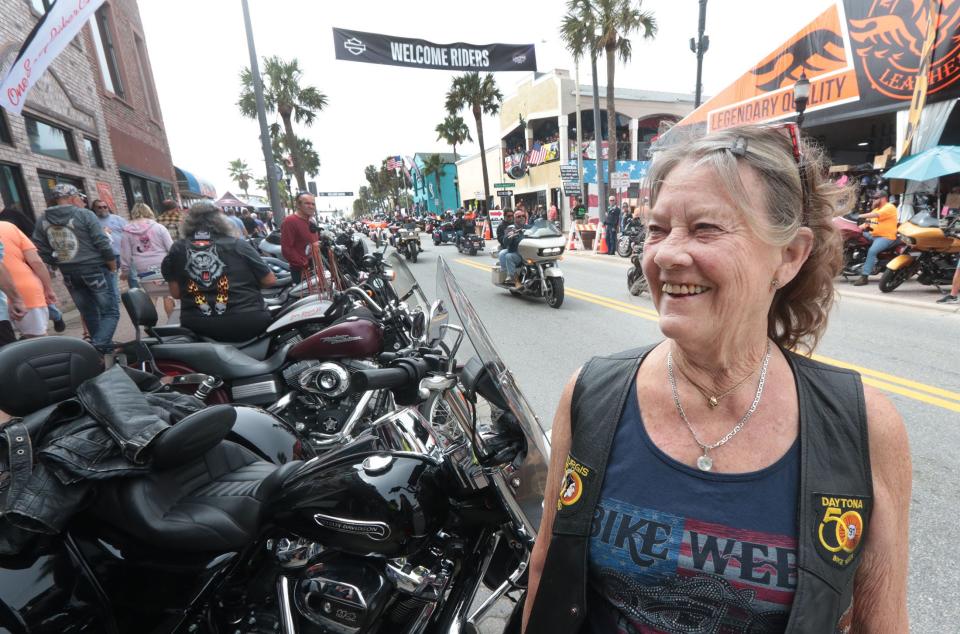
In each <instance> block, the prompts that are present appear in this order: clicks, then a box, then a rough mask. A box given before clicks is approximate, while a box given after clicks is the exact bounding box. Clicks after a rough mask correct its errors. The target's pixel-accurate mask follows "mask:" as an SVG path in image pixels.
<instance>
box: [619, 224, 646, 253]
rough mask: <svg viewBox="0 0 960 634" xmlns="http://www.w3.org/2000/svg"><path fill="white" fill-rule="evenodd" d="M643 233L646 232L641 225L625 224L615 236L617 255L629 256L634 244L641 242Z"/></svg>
mask: <svg viewBox="0 0 960 634" xmlns="http://www.w3.org/2000/svg"><path fill="white" fill-rule="evenodd" d="M645 235H646V232H645V230H644V228H643V225H639V226H634V225H628V226H626V227H625V228H624V229H623V231H621V232H620V236H619V237H618V238H617V255H619V256H620V257H621V258H628V257H630V256H631V255H632V254H633V248H634V246H635V245H636V244H637V243H639V242H643V239H644V237H645Z"/></svg>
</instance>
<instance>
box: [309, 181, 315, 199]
mask: <svg viewBox="0 0 960 634" xmlns="http://www.w3.org/2000/svg"><path fill="white" fill-rule="evenodd" d="M307 191H308V192H310V193H311V194H313V195H314V196H316V195H317V181H307Z"/></svg>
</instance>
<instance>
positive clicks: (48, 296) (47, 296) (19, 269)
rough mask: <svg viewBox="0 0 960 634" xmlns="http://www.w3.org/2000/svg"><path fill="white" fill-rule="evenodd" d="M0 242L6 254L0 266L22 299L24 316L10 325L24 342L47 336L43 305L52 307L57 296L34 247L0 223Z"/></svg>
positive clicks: (28, 240)
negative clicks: (7, 274)
mask: <svg viewBox="0 0 960 634" xmlns="http://www.w3.org/2000/svg"><path fill="white" fill-rule="evenodd" d="M0 242H3V246H4V249H5V251H6V253H5V257H4V261H3V263H4V264H5V265H6V267H7V270H8V271H9V272H10V277H12V278H13V284H14V286H16V287H17V292H18V293H19V294H20V297H22V298H23V303H24V306H25V307H26V314H25V315H24V316H23V318H22V319H20V320H18V321H14V322H13V327H14V328H15V329H16V330H18V331H19V332H20V336H21V337H22V338H24V339H26V338H29V337H42V336H44V335H45V334H47V322H48V321H49V313H48V311H47V304H56V303H57V295H56V293H54V292H53V287H52V286H51V284H50V273H49V271H47V267H46V265H45V264H44V263H43V260H41V259H40V256H39V255H38V254H37V247H35V246H34V244H33V242H31V241H30V238H28V237H27V236H25V235H24V234H23V232H22V231H20V229H18V228H17V226H16V225H14V224H13V223H10V222H0Z"/></svg>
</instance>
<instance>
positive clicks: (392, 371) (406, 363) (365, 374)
mask: <svg viewBox="0 0 960 634" xmlns="http://www.w3.org/2000/svg"><path fill="white" fill-rule="evenodd" d="M428 369H429V367H428V364H427V362H426V361H424V360H423V359H416V358H408V359H397V360H396V361H394V365H393V367H390V368H384V369H382V370H359V371H356V372H354V373H353V374H352V375H351V376H350V388H351V389H352V390H353V391H355V392H366V391H369V390H389V389H392V390H395V389H400V388H405V387H410V386H416V385H419V383H420V380H421V379H422V378H423V377H424V376H426V374H427V370H428Z"/></svg>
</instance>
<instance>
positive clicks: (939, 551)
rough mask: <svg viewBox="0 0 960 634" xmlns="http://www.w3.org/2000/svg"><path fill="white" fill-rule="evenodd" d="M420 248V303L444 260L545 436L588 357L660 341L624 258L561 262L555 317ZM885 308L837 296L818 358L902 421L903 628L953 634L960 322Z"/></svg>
mask: <svg viewBox="0 0 960 634" xmlns="http://www.w3.org/2000/svg"><path fill="white" fill-rule="evenodd" d="M423 243H424V249H425V251H424V253H422V254H421V256H420V259H419V260H418V262H417V263H416V264H412V265H410V268H411V269H412V270H413V272H414V274H415V275H416V276H417V278H418V279H419V280H420V282H421V285H422V286H423V288H424V290H425V291H426V292H427V295H428V296H430V297H432V295H433V293H434V287H435V283H434V278H435V275H436V260H437V257H438V256H443V258H444V259H445V260H446V262H447V263H448V265H449V266H450V268H451V270H452V271H453V272H454V274H455V275H456V277H457V280H458V282H459V284H460V286H461V287H462V288H463V289H464V291H465V292H466V294H467V296H468V297H469V298H470V300H471V301H472V302H473V304H474V306H475V307H476V309H477V311H478V312H479V314H480V316H481V317H482V319H483V321H484V323H485V325H486V327H487V329H488V331H489V332H490V333H491V335H492V336H493V337H494V339H495V342H496V344H497V347H498V349H499V351H500V354H501V356H502V357H503V359H504V360H505V361H506V363H507V365H508V366H509V367H510V368H511V369H512V371H513V372H514V374H515V376H516V378H517V381H518V383H519V385H520V387H521V388H522V389H523V391H524V393H525V394H526V396H527V399H528V400H529V401H530V403H531V404H532V405H533V407H534V410H535V411H536V413H537V416H538V418H539V419H540V422H541V425H542V426H543V427H544V428H545V429H549V428H550V426H551V425H552V418H553V414H554V409H555V404H556V402H557V399H558V398H559V395H560V392H561V390H562V388H563V385H564V383H565V382H566V380H567V379H568V378H569V377H570V375H571V374H572V373H573V372H574V371H575V370H576V369H577V368H578V367H579V366H580V365H581V364H582V363H583V362H584V361H586V360H587V359H588V358H589V357H590V356H592V355H596V354H605V353H610V352H615V351H619V350H625V349H628V348H631V347H635V346H639V345H643V344H647V343H650V342H654V341H657V340H658V339H660V338H661V335H660V332H659V330H658V328H657V317H656V312H655V311H654V308H653V305H652V303H651V301H650V298H649V296H648V295H644V296H642V297H632V296H630V294H629V293H628V292H627V287H626V282H625V279H626V270H627V268H628V267H629V261H628V260H626V259H623V258H619V257H612V256H594V255H581V254H568V255H567V256H566V257H565V258H564V260H563V262H562V263H561V267H562V268H563V272H564V275H565V278H566V279H565V281H566V300H565V301H564V304H563V306H562V307H561V308H560V309H558V310H555V309H552V308H550V307H548V306H547V305H546V304H545V303H544V302H543V301H533V300H527V299H523V298H516V297H512V296H511V295H510V294H509V293H507V292H506V291H504V290H501V289H499V288H495V287H494V286H493V285H492V284H491V283H490V273H489V269H490V267H491V266H492V265H493V263H494V261H493V260H492V259H491V258H490V256H489V253H484V254H481V255H477V256H475V257H470V256H468V255H461V254H458V253H457V251H456V249H455V248H454V247H453V246H446V245H444V246H440V247H435V246H433V245H432V244H430V243H429V241H428V240H424V241H423ZM491 244H492V243H490V242H488V245H491ZM838 287H839V288H841V290H846V289H847V288H849V285H848V284H845V283H843V282H838ZM870 290H871V291H872V292H876V289H875V288H874V287H870ZM928 295H929V293H928ZM935 298H936V295H935V294H934V295H932V297H930V299H931V302H932V299H935ZM885 299H887V301H883V302H877V301H863V300H861V299H856V298H853V297H852V296H850V295H847V296H844V297H841V298H840V300H839V301H838V303H837V305H836V306H835V308H834V310H833V313H832V315H831V322H830V326H829V329H828V331H827V334H826V336H825V337H824V339H823V341H822V342H821V344H820V346H819V348H818V350H817V358H818V359H819V360H821V361H826V362H830V363H835V364H837V365H842V366H844V367H849V368H852V369H855V370H857V371H859V372H860V373H861V374H862V375H863V380H864V382H865V383H869V384H871V385H873V386H875V387H878V388H880V389H882V390H883V391H884V392H885V393H886V394H887V395H888V396H889V397H890V398H891V400H892V401H893V402H894V404H895V405H896V407H897V409H898V410H899V412H900V414H901V415H902V416H903V418H904V420H905V421H906V425H907V429H908V432H909V436H910V443H911V449H912V455H913V470H914V473H913V498H912V504H911V513H910V516H911V533H910V577H909V596H908V601H909V610H910V621H911V627H912V630H913V631H915V632H945V631H948V630H949V631H955V630H951V629H950V627H954V626H953V625H951V626H950V627H946V625H945V624H955V623H958V622H960V605H958V604H957V602H956V601H955V600H954V597H955V596H956V588H957V585H958V583H960V573H958V571H957V570H956V567H955V566H954V565H953V564H952V562H953V561H954V560H955V557H953V556H952V555H950V552H952V551H950V550H949V544H952V543H954V542H955V541H957V540H960V528H958V526H957V521H956V517H955V514H954V513H953V512H952V509H953V503H954V501H955V500H957V499H960V478H957V476H956V469H955V468H954V467H955V461H956V458H957V457H958V456H960V450H958V449H957V448H958V447H960V425H958V423H960V364H957V362H956V357H955V356H954V355H955V354H956V351H955V346H956V342H957V341H960V314H958V313H955V312H943V311H937V310H933V309H928V308H921V307H918V306H913V305H910V306H905V305H901V304H900V303H898V296H897V294H896V293H892V294H891V295H890V296H888V297H887V298H885ZM498 607H499V606H498ZM505 611H506V607H505V606H504V607H503V609H502V610H495V611H494V614H493V616H492V618H490V619H489V620H488V622H487V623H486V624H485V626H484V628H483V631H484V632H490V633H493V632H498V631H500V630H498V629H497V627H502V625H503V622H502V618H503V614H504V613H505Z"/></svg>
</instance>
